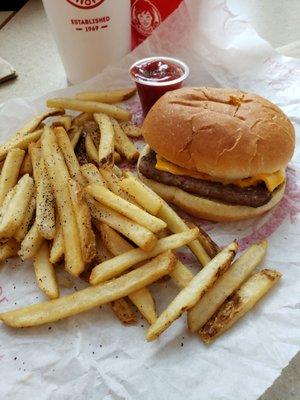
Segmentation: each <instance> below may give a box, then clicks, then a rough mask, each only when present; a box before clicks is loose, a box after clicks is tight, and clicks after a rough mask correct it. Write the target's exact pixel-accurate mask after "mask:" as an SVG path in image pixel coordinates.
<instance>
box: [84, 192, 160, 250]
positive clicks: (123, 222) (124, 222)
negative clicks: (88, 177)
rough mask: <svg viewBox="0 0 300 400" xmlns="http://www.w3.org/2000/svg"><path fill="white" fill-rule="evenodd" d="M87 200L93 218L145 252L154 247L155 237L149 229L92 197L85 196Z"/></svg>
mask: <svg viewBox="0 0 300 400" xmlns="http://www.w3.org/2000/svg"><path fill="white" fill-rule="evenodd" d="M87 202H88V205H89V207H90V211H91V214H92V216H93V218H96V219H97V220H98V221H101V222H105V223H106V224H107V225H109V226H111V227H112V228H114V229H115V230H117V231H118V232H120V233H122V234H123V235H125V236H126V237H128V238H129V239H130V240H132V241H133V242H134V243H135V244H136V245H137V246H139V247H140V248H141V249H143V250H144V251H146V252H147V251H151V250H152V249H153V248H154V246H155V244H156V242H157V238H156V237H155V235H154V234H153V233H152V232H151V231H149V230H148V229H146V228H144V227H143V226H141V225H138V224H137V223H135V222H133V221H131V220H130V219H128V218H126V217H124V216H123V215H121V214H119V213H118V212H116V211H114V210H113V209H111V208H109V207H106V206H103V205H102V204H100V203H98V202H97V201H95V200H93V199H90V198H87Z"/></svg>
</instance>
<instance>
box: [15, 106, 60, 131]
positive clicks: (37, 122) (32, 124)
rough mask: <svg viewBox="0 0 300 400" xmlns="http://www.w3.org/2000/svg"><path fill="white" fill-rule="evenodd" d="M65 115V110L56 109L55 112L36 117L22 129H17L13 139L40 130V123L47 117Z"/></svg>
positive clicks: (47, 112)
mask: <svg viewBox="0 0 300 400" xmlns="http://www.w3.org/2000/svg"><path fill="white" fill-rule="evenodd" d="M64 113H65V110H63V109H61V108H60V109H57V110H50V111H46V112H45V113H43V114H41V115H37V116H36V117H34V118H33V119H31V120H30V121H29V122H27V123H26V124H25V125H24V126H23V128H21V129H19V130H18V131H17V132H16V133H15V135H14V137H21V136H26V135H28V133H32V132H34V131H35V130H37V129H39V128H40V125H41V123H42V122H43V121H44V120H45V119H47V118H49V117H56V116H57V115H63V114H64Z"/></svg>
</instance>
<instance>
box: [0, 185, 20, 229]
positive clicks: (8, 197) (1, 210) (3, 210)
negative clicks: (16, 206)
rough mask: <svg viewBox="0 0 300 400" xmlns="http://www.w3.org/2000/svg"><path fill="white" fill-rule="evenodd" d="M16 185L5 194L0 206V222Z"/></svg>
mask: <svg viewBox="0 0 300 400" xmlns="http://www.w3.org/2000/svg"><path fill="white" fill-rule="evenodd" d="M16 188H17V186H14V187H13V188H12V189H10V191H9V192H8V193H7V194H6V196H5V198H4V201H3V204H2V207H1V208H0V224H1V221H2V219H3V216H4V215H5V214H6V213H7V210H8V206H9V204H10V202H11V200H12V198H13V197H14V195H15V193H16Z"/></svg>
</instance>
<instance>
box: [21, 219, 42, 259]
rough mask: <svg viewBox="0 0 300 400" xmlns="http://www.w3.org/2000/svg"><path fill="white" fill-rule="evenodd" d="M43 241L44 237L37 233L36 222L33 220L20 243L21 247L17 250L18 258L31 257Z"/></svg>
mask: <svg viewBox="0 0 300 400" xmlns="http://www.w3.org/2000/svg"><path fill="white" fill-rule="evenodd" d="M43 241H44V238H43V236H42V235H41V234H40V233H39V230H38V226H37V223H36V222H34V224H33V225H32V227H31V228H30V229H29V231H28V232H27V235H26V236H25V238H24V239H23V241H22V243H21V248H20V250H19V252H18V254H19V256H20V258H21V259H22V260H27V259H28V258H32V257H33V256H34V255H35V254H36V252H37V251H38V249H39V248H40V246H41V245H42V243H43Z"/></svg>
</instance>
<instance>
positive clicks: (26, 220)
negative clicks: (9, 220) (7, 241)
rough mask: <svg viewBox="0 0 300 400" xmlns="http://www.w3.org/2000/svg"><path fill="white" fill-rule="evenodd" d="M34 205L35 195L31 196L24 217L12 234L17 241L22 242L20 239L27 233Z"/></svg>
mask: <svg viewBox="0 0 300 400" xmlns="http://www.w3.org/2000/svg"><path fill="white" fill-rule="evenodd" d="M35 206H36V200H35V197H34V196H32V197H31V199H30V202H29V205H28V209H27V212H26V214H25V217H24V218H23V220H22V223H21V225H20V227H19V229H18V230H17V231H16V232H15V234H14V238H15V239H16V241H17V242H22V240H23V239H24V238H25V236H26V235H27V232H28V231H29V227H30V224H31V222H32V219H33V215H34V212H35Z"/></svg>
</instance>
